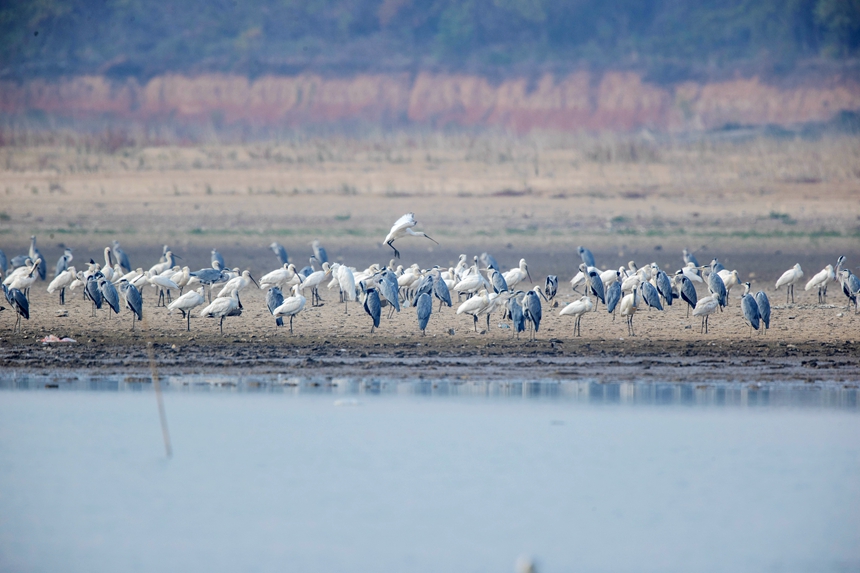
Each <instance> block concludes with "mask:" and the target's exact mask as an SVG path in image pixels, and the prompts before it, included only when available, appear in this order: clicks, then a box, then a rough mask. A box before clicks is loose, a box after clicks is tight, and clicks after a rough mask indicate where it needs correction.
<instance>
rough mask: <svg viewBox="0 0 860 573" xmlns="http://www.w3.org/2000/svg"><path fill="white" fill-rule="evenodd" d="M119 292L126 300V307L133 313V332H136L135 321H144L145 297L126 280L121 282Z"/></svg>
mask: <svg viewBox="0 0 860 573" xmlns="http://www.w3.org/2000/svg"><path fill="white" fill-rule="evenodd" d="M119 292H120V294H122V298H123V299H124V300H125V307H126V308H127V309H128V310H130V311H131V330H132V332H134V322H135V319H136V320H143V297H141V296H140V291H139V290H137V287H136V286H134V285H133V284H131V283H130V282H128V281H127V280H126V279H122V280H121V281H120V282H119Z"/></svg>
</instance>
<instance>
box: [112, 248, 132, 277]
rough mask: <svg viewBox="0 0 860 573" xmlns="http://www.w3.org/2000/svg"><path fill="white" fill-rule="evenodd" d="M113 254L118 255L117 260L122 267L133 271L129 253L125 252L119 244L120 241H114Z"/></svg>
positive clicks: (128, 271)
mask: <svg viewBox="0 0 860 573" xmlns="http://www.w3.org/2000/svg"><path fill="white" fill-rule="evenodd" d="M111 250H112V251H113V254H114V255H115V256H116V260H117V261H118V262H119V266H120V267H122V270H124V271H125V272H127V273H130V272H131V262H130V261H129V260H128V255H127V254H125V251H123V250H122V248H120V246H119V241H114V242H113V249H111Z"/></svg>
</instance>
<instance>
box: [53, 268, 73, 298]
mask: <svg viewBox="0 0 860 573" xmlns="http://www.w3.org/2000/svg"><path fill="white" fill-rule="evenodd" d="M75 273H76V271H75V267H73V266H72V267H69V268H67V269H66V270H64V271H63V272H61V273H60V274H58V275H57V276H56V277H55V278H54V280H52V281H51V284H49V285H48V292H56V291H57V290H58V289H59V291H60V304H65V303H66V297H65V290H66V288H68V286H69V285H70V284H72V282H73V281H74V280H75V276H76V275H75Z"/></svg>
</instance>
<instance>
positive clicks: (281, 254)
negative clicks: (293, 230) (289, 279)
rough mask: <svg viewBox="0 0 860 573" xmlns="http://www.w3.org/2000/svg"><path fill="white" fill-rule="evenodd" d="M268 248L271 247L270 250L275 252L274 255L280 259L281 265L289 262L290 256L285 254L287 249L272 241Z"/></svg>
mask: <svg viewBox="0 0 860 573" xmlns="http://www.w3.org/2000/svg"><path fill="white" fill-rule="evenodd" d="M269 248H270V249H272V252H273V253H275V256H276V257H278V260H279V261H281V264H282V265H288V264H290V257H289V256H287V250H286V249H285V248H284V246H283V245H281V244H280V243H272V244H271V245H269Z"/></svg>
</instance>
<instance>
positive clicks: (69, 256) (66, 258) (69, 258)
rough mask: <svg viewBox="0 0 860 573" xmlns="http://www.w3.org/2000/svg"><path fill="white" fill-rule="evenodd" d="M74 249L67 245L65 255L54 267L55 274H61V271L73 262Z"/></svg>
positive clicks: (56, 275)
mask: <svg viewBox="0 0 860 573" xmlns="http://www.w3.org/2000/svg"><path fill="white" fill-rule="evenodd" d="M73 258H74V257H73V256H72V249H70V248H69V247H66V250H65V252H64V253H63V255H62V256H61V257H60V258H59V259H58V260H57V265H56V266H55V267H54V276H55V277H58V276H60V273H61V272H63V271H64V270H66V269H67V268H69V263H70V262H72V259H73Z"/></svg>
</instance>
